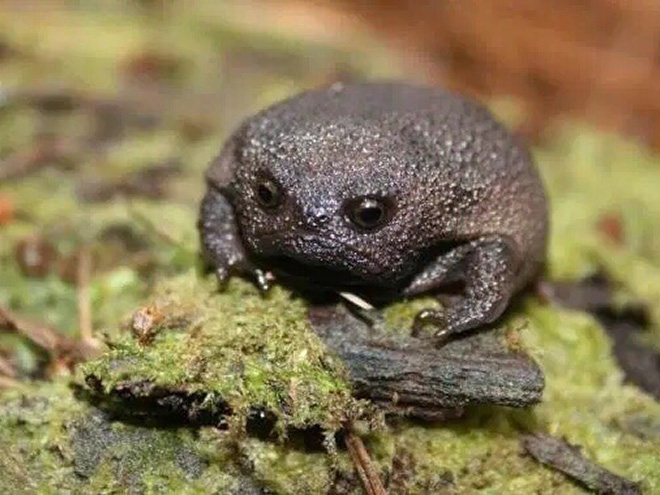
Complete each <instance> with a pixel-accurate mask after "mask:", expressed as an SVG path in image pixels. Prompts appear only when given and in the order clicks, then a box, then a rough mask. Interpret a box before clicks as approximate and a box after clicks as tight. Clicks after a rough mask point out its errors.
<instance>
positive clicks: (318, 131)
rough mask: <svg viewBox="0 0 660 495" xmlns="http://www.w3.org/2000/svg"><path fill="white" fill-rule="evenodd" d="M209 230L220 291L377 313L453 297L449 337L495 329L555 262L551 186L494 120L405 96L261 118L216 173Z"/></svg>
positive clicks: (430, 320) (326, 104) (385, 88)
mask: <svg viewBox="0 0 660 495" xmlns="http://www.w3.org/2000/svg"><path fill="white" fill-rule="evenodd" d="M207 183H208V189H207V193H206V195H205V197H204V199H203V201H202V206H201V218H200V222H199V228H200V233H201V238H202V246H203V254H204V257H205V259H206V260H207V262H208V263H209V264H210V265H211V266H213V267H214V268H215V271H216V273H217V275H218V278H219V279H220V280H221V281H224V280H226V279H227V278H228V277H229V276H231V275H233V274H240V275H244V276H248V277H251V278H253V279H254V280H255V282H256V283H257V285H258V286H259V287H260V288H261V289H263V290H266V289H267V288H268V286H269V285H270V283H271V282H272V281H273V280H282V281H283V282H284V283H287V284H292V285H294V286H297V287H301V288H303V289H309V290H315V289H322V290H330V291H337V292H341V291H347V292H351V293H354V294H357V295H360V296H362V297H364V298H366V299H367V300H371V301H389V300H392V299H393V298H400V297H401V298H405V297H411V296H415V295H418V294H422V293H433V294H443V293H445V292H447V291H449V292H451V293H452V294H454V295H453V297H452V298H451V300H450V304H449V305H448V306H446V307H445V309H444V310H443V311H433V310H426V311H422V312H420V314H418V316H417V319H416V322H415V328H417V329H419V328H421V327H422V326H423V325H426V324H433V325H434V326H435V327H436V330H437V331H436V336H437V337H439V338H444V337H446V336H448V335H451V334H455V333H457V332H462V331H465V330H470V329H473V328H476V327H479V326H482V325H486V324H488V323H491V322H493V321H495V320H496V319H497V318H498V317H500V315H501V314H502V313H503V312H504V310H505V309H506V307H507V305H508V304H509V302H510V300H511V297H512V296H513V295H514V294H515V293H516V292H517V291H519V290H520V289H522V288H523V287H524V286H525V285H527V284H528V283H529V282H530V281H531V280H532V279H533V278H534V276H535V275H536V274H537V273H538V272H539V270H540V268H541V267H542V264H543V262H544V257H545V250H546V238H547V232H548V211H547V201H546V195H545V192H544V188H543V184H542V182H541V179H540V177H539V174H538V172H537V170H536V168H535V166H534V163H533V161H532V158H531V156H530V153H529V152H528V150H527V148H526V147H525V146H524V145H522V144H521V143H520V142H518V141H517V140H516V139H515V138H514V137H512V136H511V135H510V134H509V133H508V132H507V130H506V129H505V128H504V127H503V126H502V125H501V124H500V123H498V122H497V120H496V119H495V118H494V117H493V116H492V115H491V114H490V112H489V111H488V110H486V109H485V108H484V107H482V106H481V105H479V104H476V103H474V102H471V101H469V100H467V99H465V98H463V97H460V96H458V95H455V94H452V93H449V92H446V91H444V90H441V89H437V88H432V87H425V86H417V85H411V84H406V83H360V84H348V85H342V84H335V85H333V86H330V87H327V88H321V89H316V90H311V91H307V92H304V93H302V94H299V95H297V96H295V97H293V98H291V99H289V100H286V101H283V102H281V103H278V104H275V105H273V106H272V107H270V108H267V109H265V110H263V111H261V112H260V113H258V114H256V115H255V116H253V117H250V118H248V119H247V120H246V121H245V122H244V123H243V124H242V125H241V126H240V127H239V129H238V130H236V132H234V134H233V135H232V136H231V137H230V138H229V140H228V142H227V143H226V145H225V146H224V148H223V150H222V152H221V154H220V156H219V158H218V159H217V160H216V161H215V162H214V163H213V164H212V165H211V167H210V168H209V170H208V173H207Z"/></svg>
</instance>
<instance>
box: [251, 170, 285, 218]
mask: <svg viewBox="0 0 660 495" xmlns="http://www.w3.org/2000/svg"><path fill="white" fill-rule="evenodd" d="M254 192H255V196H256V198H257V201H258V202H259V204H260V205H261V206H263V207H264V208H268V209H270V210H272V209H274V208H277V207H278V206H279V205H280V204H281V203H282V196H283V194H282V191H281V189H280V186H279V185H278V184H277V183H276V182H275V181H274V180H272V179H267V178H262V179H259V180H258V181H257V183H256V185H255V189H254Z"/></svg>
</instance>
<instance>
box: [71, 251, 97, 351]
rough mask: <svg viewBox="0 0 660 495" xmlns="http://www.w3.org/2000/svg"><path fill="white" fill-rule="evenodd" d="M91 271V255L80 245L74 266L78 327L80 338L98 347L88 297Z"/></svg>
mask: <svg viewBox="0 0 660 495" xmlns="http://www.w3.org/2000/svg"><path fill="white" fill-rule="evenodd" d="M91 271H92V256H91V254H90V252H89V249H88V248H87V247H82V248H81V249H80V251H79V253H78V266H77V267H76V284H77V287H78V291H77V299H78V328H79V329H80V336H81V337H82V340H83V341H84V342H85V343H86V344H88V345H90V346H91V347H98V342H97V340H96V339H95V338H94V334H93V327H92V304H91V300H90V297H89V278H90V273H91Z"/></svg>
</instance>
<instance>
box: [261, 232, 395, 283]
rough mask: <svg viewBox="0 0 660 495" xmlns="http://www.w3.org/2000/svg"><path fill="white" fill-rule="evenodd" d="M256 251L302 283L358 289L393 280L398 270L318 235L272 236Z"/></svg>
mask: <svg viewBox="0 0 660 495" xmlns="http://www.w3.org/2000/svg"><path fill="white" fill-rule="evenodd" d="M254 254H255V255H256V257H257V258H258V259H259V260H260V263H259V264H260V265H262V266H263V268H266V269H268V270H270V271H272V272H273V273H274V274H275V275H276V276H277V277H278V278H280V279H282V280H286V281H290V282H293V283H295V284H296V285H299V286H307V287H310V288H323V289H331V290H343V289H345V290H357V288H368V287H381V288H383V287H384V286H388V285H391V284H392V282H393V281H392V279H393V275H394V270H391V269H389V268H388V267H385V266H383V264H382V263H378V262H377V260H375V259H372V258H371V257H370V256H369V255H368V254H365V253H362V252H361V251H360V250H359V249H357V248H355V247H353V246H349V245H346V244H341V243H336V242H332V241H329V240H327V239H322V238H319V237H317V236H281V235H278V236H268V237H265V238H262V239H261V242H260V243H259V245H258V250H257V251H256V252H255V253H254Z"/></svg>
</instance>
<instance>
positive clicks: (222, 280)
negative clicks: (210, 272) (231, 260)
mask: <svg viewBox="0 0 660 495" xmlns="http://www.w3.org/2000/svg"><path fill="white" fill-rule="evenodd" d="M215 279H216V280H217V281H218V288H219V289H220V290H224V289H225V288H226V287H227V281H228V280H229V269H228V268H227V267H225V266H220V267H217V268H216V269H215Z"/></svg>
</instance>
